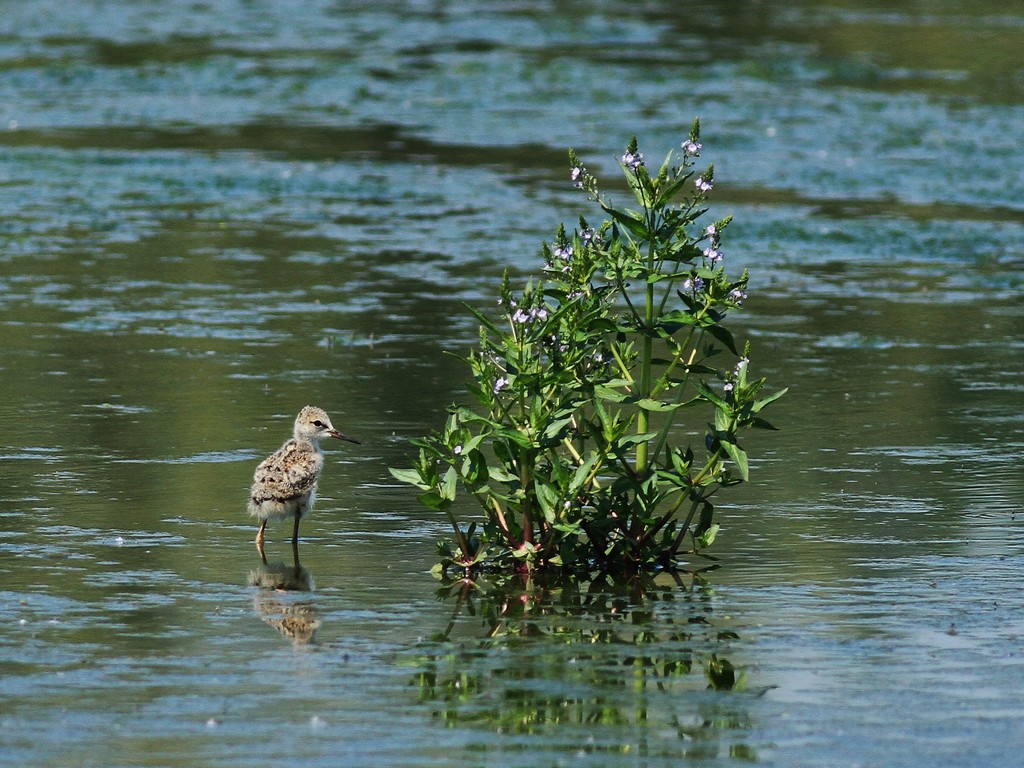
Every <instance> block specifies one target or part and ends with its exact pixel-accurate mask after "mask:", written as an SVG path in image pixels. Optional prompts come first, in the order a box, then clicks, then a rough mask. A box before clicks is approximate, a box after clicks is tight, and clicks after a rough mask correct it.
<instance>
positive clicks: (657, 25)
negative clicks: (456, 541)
mask: <svg viewBox="0 0 1024 768" xmlns="http://www.w3.org/2000/svg"><path fill="white" fill-rule="evenodd" d="M1022 47H1024V17H1022V16H1021V15H1020V14H1019V13H1017V12H1016V11H1012V10H1008V9H1007V7H1006V5H1005V4H1003V3H995V2H976V3H972V4H971V5H970V7H969V8H965V7H963V4H961V3H951V2H943V1H942V0H930V1H929V2H923V3H922V2H915V3H910V2H899V1H897V2H887V3H884V4H883V3H842V2H836V1H835V0H833V1H831V2H811V1H810V0H807V1H806V2H797V3H789V4H787V5H786V7H785V8H779V7H776V4H771V3H710V2H704V3H691V4H689V5H688V6H687V7H686V9H685V10H681V9H680V8H679V7H678V6H677V4H675V3H671V2H645V3H641V4H637V3H627V2H621V1H617V0H607V1H603V2H595V3H588V4H585V5H580V4H566V3H539V2H537V3H534V2H524V3H516V4H508V3H503V2H482V1H479V2H450V3H440V2H416V3H391V2H379V3H375V4H374V8H373V10H372V11H371V10H366V9H365V8H364V7H363V6H362V5H360V4H356V3H347V2H307V3H293V2H277V3H249V2H245V3H237V2H228V1H226V0H225V1H221V0H213V1H211V2H203V3H193V4H190V5H187V6H184V5H180V4H161V3H149V2H144V3H133V4H127V3H75V4H65V3H50V2H47V1H46V0H40V2H36V3H18V4H11V3H7V4H5V6H4V12H3V13H2V14H0V211H2V216H0V327H2V334H3V337H2V338H3V344H2V350H0V373H2V376H3V379H2V381H3V384H4V387H5V395H6V396H5V397H3V398H2V399H0V427H2V429H0V481H2V482H0V487H2V490H0V572H2V574H3V580H2V585H0V590H2V593H3V595H2V597H3V599H2V600H0V660H2V669H3V675H2V676H0V725H2V728H0V732H2V734H3V735H2V736H0V762H2V763H4V764H12V765H13V764H30V765H40V766H46V765H54V766H56V765H61V766H68V765H72V766H74V765H81V766H86V765H103V766H110V765H141V764H156V765H169V766H170V765H196V764H203V765H218V766H219V765H224V766H227V765H239V766H263V765H267V766H269V765H279V764H281V763H283V762H286V761H287V762H292V763H295V764H299V765H324V766H327V765H330V766H334V765H360V766H395V765H408V766H432V765H446V766H463V765H464V766H475V765H484V764H486V765H489V766H527V765H529V766H538V765H545V766H546V765H552V766H554V765H601V766H641V765H642V766H659V765H665V766H668V765H679V764H680V763H686V764H693V765H732V764H762V765H779V766H791V765H800V766H831V765H863V766H902V765H907V766H909V765H920V764H922V762H924V763H927V764H929V765H935V766H947V765H948V766H960V765H972V766H978V765H983V766H989V765H991V766H1004V765H1010V764H1014V763H1015V762H1016V761H1017V759H1018V758H1017V756H1018V755H1019V753H1020V751H1021V749H1022V747H1024V743H1022V742H1024V739H1022V738H1021V736H1020V735H1019V731H1020V729H1019V723H1020V721H1021V717H1022V716H1024V709H1022V707H1021V704H1020V699H1019V691H1020V690H1021V689H1022V688H1024V663H1022V656H1021V637H1022V635H1024V625H1022V619H1021V616H1022V615H1024V612H1022V609H1024V601H1022V600H1021V598H1020V596H1019V589H1017V586H1018V584H1019V580H1020V578H1019V577H1020V563H1021V555H1022V551H1024V533H1022V525H1024V523H1022V520H1024V509H1022V506H1024V481H1022V479H1021V478H1022V476H1021V473H1020V462H1021V459H1020V457H1021V455H1022V453H1024V416H1022V408H1021V406H1022V404H1024V389H1022V386H1021V384H1020V382H1021V381H1022V380H1024V362H1022V361H1024V354H1022V351H1024V308H1022V305H1021V302H1020V293H1021V288H1022V278H1021V274H1022V267H1024V250H1022V246H1021V243H1024V208H1022V206H1021V203H1020V201H1021V200H1022V199H1024V186H1022V185H1024V176H1022V175H1021V174H1020V173H1019V172H1017V170H1016V169H1017V166H1018V165H1019V162H1018V160H1019V147H1020V145H1021V141H1022V139H1024V136H1022V129H1021V126H1024V70H1022V68H1021V64H1020V57H1019V53H1018V52H1019V51H1020V50H1021V49H1022ZM696 115H699V116H700V117H701V121H702V125H703V126H704V145H705V150H704V153H703V158H702V159H705V160H707V161H708V162H713V163H714V164H715V168H716V184H715V191H714V195H713V198H712V199H713V210H712V215H713V216H714V217H715V218H720V217H722V216H725V215H727V214H733V215H734V216H735V220H734V224H733V225H731V227H730V229H729V230H728V232H727V235H728V237H727V238H726V241H725V250H726V254H727V258H728V259H729V263H730V268H731V269H735V270H737V271H738V270H739V269H741V268H742V267H744V266H747V267H749V268H750V269H751V275H752V278H751V290H750V294H751V296H750V299H749V301H748V303H747V307H746V308H745V311H744V312H743V313H742V314H740V315H738V316H737V318H736V326H735V330H736V331H737V332H738V334H739V336H740V337H749V338H750V340H751V342H752V345H753V363H752V364H753V367H754V370H755V372H757V373H759V374H765V375H768V376H769V377H770V379H771V381H772V383H773V384H776V385H778V386H786V385H788V386H790V387H791V393H790V395H788V396H787V397H786V398H784V399H783V400H781V401H779V402H778V403H777V404H775V405H773V406H772V408H773V410H774V413H773V414H772V420H773V421H774V422H775V423H777V424H778V425H780V426H782V427H783V431H781V432H779V433H759V434H756V435H752V436H751V437H750V440H749V442H748V446H747V447H748V449H749V450H750V453H751V455H752V457H754V462H753V469H754V471H753V472H752V482H751V484H750V485H749V486H746V487H743V488H740V489H736V491H735V492H734V493H733V494H732V495H731V496H730V497H729V498H728V499H725V498H724V497H723V503H722V506H721V508H720V514H721V516H720V522H721V523H722V526H723V530H722V533H721V535H720V537H719V541H718V542H716V545H715V552H714V554H715V555H716V556H717V557H718V558H720V560H719V564H720V567H719V568H718V569H717V570H714V571H711V572H707V573H703V574H701V575H700V576H693V575H685V576H682V577H680V578H679V579H678V580H675V579H672V578H670V577H668V576H667V575H662V576H659V577H658V578H657V579H656V580H655V581H654V582H652V583H645V584H625V585H623V584H605V583H595V584H582V585H578V586H575V587H572V586H567V585H566V586H558V585H545V584H530V585H525V586H523V587H521V588H520V589H519V590H513V591H512V592H511V593H504V592H501V591H498V590H496V589H494V588H493V585H484V586H485V589H484V591H483V592H482V593H478V594H474V595H472V596H463V595H460V593H459V592H458V590H454V591H448V590H442V589H441V587H440V585H439V584H437V583H436V582H435V581H434V580H433V579H432V578H431V577H430V575H429V568H430V566H431V565H432V564H433V542H434V540H435V539H437V538H440V537H442V536H444V535H445V530H444V526H443V524H442V521H441V520H439V519H437V518H435V517H434V516H433V515H431V514H430V513H429V512H427V511H426V510H423V509H421V508H419V507H417V506H416V504H415V501H414V499H413V498H412V495H411V494H410V493H409V492H408V491H407V489H405V488H401V487H397V486H396V485H395V484H394V483H393V481H392V480H391V479H390V477H389V476H388V474H387V472H386V467H387V466H388V465H400V464H402V463H403V462H405V461H407V460H408V457H409V456H410V453H411V451H410V447H409V445H408V439H409V438H411V437H415V436H418V435H421V434H424V433H425V432H427V431H429V430H430V429H433V428H436V427H438V426H439V425H440V424H441V422H442V419H443V414H444V408H445V406H446V405H447V404H448V403H450V402H452V401H453V400H454V399H457V398H460V397H462V386H463V382H464V379H465V372H464V371H463V369H462V366H460V364H459V362H458V360H456V359H455V358H453V357H452V356H450V355H446V354H444V353H445V352H455V353H461V352H465V351H466V350H468V349H469V348H470V347H471V345H472V344H473V342H474V340H475V337H476V328H475V323H474V322H473V320H472V318H471V317H470V316H469V315H468V313H467V312H466V311H465V310H464V308H463V307H462V304H461V302H462V301H466V302H469V303H471V304H473V305H475V306H480V307H484V308H487V307H490V306H493V304H494V302H495V300H496V291H497V286H498V283H499V281H500V278H501V275H502V273H503V272H504V271H505V270H510V271H511V273H512V274H513V276H514V277H515V278H516V279H525V278H526V276H528V275H530V274H532V273H534V272H535V271H536V269H537V268H538V266H539V263H540V261H539V256H538V251H539V246H540V242H541V240H543V239H545V238H548V239H550V238H551V237H552V236H553V234H554V231H555V228H556V227H557V225H558V223H559V222H562V221H566V222H567V223H570V224H572V223H573V222H575V220H576V219H577V217H578V216H579V215H580V214H581V213H582V214H585V215H587V216H588V217H589V218H591V219H592V220H597V219H598V216H599V212H598V211H596V210H594V209H593V208H592V207H590V206H589V205H588V204H587V203H586V201H585V200H583V199H581V198H580V197H579V196H578V194H577V193H576V192H575V191H574V190H573V189H572V187H571V184H570V183H569V181H568V178H567V170H568V167H567V161H566V154H565V153H566V150H567V148H568V147H570V146H572V147H575V148H576V149H577V151H579V152H580V154H581V156H582V157H584V158H586V160H587V163H588V166H589V167H591V168H592V169H593V170H595V171H597V172H598V173H600V174H602V175H605V174H607V175H608V176H609V178H611V177H612V174H613V173H614V170H615V158H616V157H618V156H619V155H620V154H621V152H622V150H623V148H624V147H625V145H626V143H627V142H628V140H629V138H630V136H632V135H634V134H635V135H637V136H638V138H639V139H640V142H641V148H642V149H643V151H645V153H647V155H648V158H649V159H650V160H651V161H652V162H657V161H660V158H661V157H662V156H663V154H664V152H666V151H667V150H668V148H670V147H672V146H676V145H677V144H678V142H679V141H680V140H681V139H682V138H683V137H684V135H685V132H686V130H687V129H688V127H689V124H690V122H691V121H692V119H693V117H694V116H696ZM609 185H610V188H614V184H613V183H612V182H609ZM613 194H619V193H614V192H613ZM307 402H316V403H317V404H319V405H321V406H323V407H325V408H327V409H328V411H329V412H330V413H331V415H332V417H333V418H334V421H335V423H338V424H340V425H343V427H344V429H345V431H346V432H347V433H349V434H352V435H354V436H356V437H358V438H359V439H361V440H362V441H363V445H362V446H359V447H356V446H350V445H345V446H342V447H340V448H337V447H332V448H333V450H331V452H330V454H329V457H328V466H327V468H326V472H325V477H324V480H323V482H322V483H321V493H320V499H319V502H318V507H317V510H316V513H315V515H314V516H313V517H312V518H311V519H309V520H308V521H306V522H304V523H303V528H302V532H303V541H302V545H301V548H300V558H301V563H300V564H299V567H298V568H296V565H295V563H293V562H292V553H291V550H290V547H289V546H288V544H287V540H286V536H287V533H286V530H285V528H286V527H277V528H275V529H273V530H272V531H271V535H270V537H269V542H268V556H269V557H268V559H269V563H268V564H267V565H264V564H262V563H261V562H260V560H259V557H258V555H257V553H256V551H255V548H254V547H253V545H252V538H253V536H254V534H255V528H254V526H253V525H252V524H251V523H250V521H249V520H247V519H246V516H245V511H244V502H245V492H246V488H247V485H248V482H249V480H250V478H251V475H252V470H253V468H254V466H255V464H256V462H257V461H258V460H259V459H260V458H261V457H262V456H263V455H265V454H266V453H268V452H269V451H271V450H273V449H274V448H276V447H277V445H278V444H279V443H280V442H281V441H283V440H284V438H285V437H286V436H287V434H288V431H289V429H290V423H291V420H292V419H293V418H294V414H295V412H296V411H297V410H298V408H299V407H301V406H302V405H304V404H305V403H307ZM695 428H697V429H700V428H701V425H699V424H698V425H696V427H695ZM275 587H277V588H275ZM281 587H288V589H281Z"/></svg>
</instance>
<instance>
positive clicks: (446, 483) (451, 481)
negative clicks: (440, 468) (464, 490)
mask: <svg viewBox="0 0 1024 768" xmlns="http://www.w3.org/2000/svg"><path fill="white" fill-rule="evenodd" d="M458 487H459V474H458V472H456V471H455V467H448V471H447V472H445V473H444V477H443V478H441V487H440V489H439V490H440V493H441V498H442V499H444V500H445V501H454V500H455V494H456V492H457V491H458Z"/></svg>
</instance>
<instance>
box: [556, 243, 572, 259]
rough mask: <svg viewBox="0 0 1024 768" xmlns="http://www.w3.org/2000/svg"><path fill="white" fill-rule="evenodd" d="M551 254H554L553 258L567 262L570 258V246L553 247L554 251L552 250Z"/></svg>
mask: <svg viewBox="0 0 1024 768" xmlns="http://www.w3.org/2000/svg"><path fill="white" fill-rule="evenodd" d="M552 253H554V254H555V256H557V257H558V258H560V259H561V260H562V261H568V260H569V259H571V258H572V246H571V245H556V246H555V247H554V249H553V250H552Z"/></svg>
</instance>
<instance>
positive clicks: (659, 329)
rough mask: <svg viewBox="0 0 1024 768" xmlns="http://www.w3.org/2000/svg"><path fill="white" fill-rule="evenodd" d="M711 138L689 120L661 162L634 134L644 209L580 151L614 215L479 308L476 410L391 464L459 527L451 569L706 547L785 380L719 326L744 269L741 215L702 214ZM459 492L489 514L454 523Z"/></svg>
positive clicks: (449, 557) (596, 565)
mask: <svg viewBox="0 0 1024 768" xmlns="http://www.w3.org/2000/svg"><path fill="white" fill-rule="evenodd" d="M701 149H702V146H701V142H700V126H699V123H698V122H697V121H694V124H693V127H692V128H691V131H690V134H689V136H688V137H687V139H686V140H685V141H683V142H682V144H681V146H680V148H679V149H677V150H673V151H671V152H669V153H668V156H667V157H666V159H665V161H664V163H663V164H662V165H661V166H660V168H659V169H657V171H652V170H651V169H650V168H649V167H648V165H647V162H646V160H645V159H644V156H643V154H641V152H640V151H639V148H638V146H637V142H636V139H633V141H632V142H631V143H630V144H629V146H628V148H627V149H626V152H625V153H624V154H623V155H622V157H621V160H620V163H619V165H620V167H621V169H622V172H623V174H624V176H625V180H626V183H627V185H628V188H629V190H630V191H631V192H632V195H633V198H634V201H635V203H636V206H637V207H636V208H635V209H632V208H619V207H616V206H613V205H612V203H611V202H610V200H609V198H608V197H607V196H606V195H605V194H604V193H603V191H602V190H601V189H600V188H599V186H598V179H597V178H596V177H595V176H594V175H593V174H592V173H591V172H590V171H589V170H587V168H586V167H585V166H584V165H583V164H582V163H581V161H580V160H579V158H578V157H577V156H576V154H575V153H574V152H572V151H570V152H569V159H570V165H571V179H572V181H573V183H574V185H575V186H576V187H577V188H579V189H580V190H582V191H583V192H584V193H585V194H586V195H587V196H588V197H589V198H590V200H591V201H593V202H596V203H597V204H598V205H599V206H600V208H601V210H602V211H603V212H604V214H605V215H606V216H607V217H608V218H607V219H606V220H605V221H604V222H603V223H602V224H601V225H600V226H597V227H592V226H590V224H589V223H588V222H587V221H586V219H584V218H582V217H581V218H580V220H579V226H578V228H574V229H573V230H572V231H569V230H567V229H566V228H565V227H564V226H560V227H559V228H558V231H557V234H556V236H555V239H554V242H552V243H550V244H548V243H545V244H544V245H543V247H542V255H543V271H542V274H541V275H540V276H539V277H538V278H537V279H535V280H531V281H530V282H529V283H528V284H527V285H526V286H525V288H524V289H523V290H522V291H521V292H518V293H517V292H515V291H514V290H513V288H512V286H511V285H510V283H509V280H508V278H507V276H506V279H505V280H504V281H503V284H502V287H501V296H500V306H501V309H502V314H503V316H502V318H501V320H500V321H495V320H493V319H492V318H490V317H488V316H487V315H485V314H483V313H481V312H479V311H476V310H472V309H471V310H470V311H472V312H473V314H474V315H475V317H476V318H477V319H478V320H479V322H480V340H479V346H478V348H477V349H476V350H475V351H474V352H472V353H471V354H470V355H469V356H468V357H467V358H466V362H467V364H468V365H469V367H470V369H471V371H472V374H473V384H472V385H471V386H470V390H471V392H472V394H473V396H474V397H475V400H476V401H477V404H476V406H474V407H470V406H467V405H454V406H452V407H451V408H450V409H449V410H450V412H449V415H448V419H447V422H446V423H445V425H444V428H443V429H442V430H441V431H439V432H436V433H434V434H431V435H429V436H428V437H425V438H423V439H420V440H416V441H414V442H415V445H416V446H417V447H418V449H419V453H418V456H417V458H416V461H415V466H414V467H413V468H411V469H392V470H391V472H392V474H393V475H394V476H395V477H396V478H397V479H399V480H401V481H403V482H407V483H410V484H412V485H414V486H416V487H417V488H418V489H419V491H420V493H419V497H418V498H419V500H420V502H421V503H422V504H424V505H425V506H427V507H429V508H432V509H436V510H438V511H440V512H442V513H444V514H445V515H446V516H447V517H448V519H449V521H450V523H451V525H452V529H453V531H454V535H455V540H454V542H452V543H451V544H449V543H443V544H441V552H442V562H441V563H440V565H439V569H440V570H441V571H443V572H444V571H448V570H450V569H452V568H454V569H461V570H462V571H463V572H466V571H473V570H478V569H481V568H494V569H499V570H517V571H532V570H534V569H562V570H567V571H578V572H593V571H610V572H631V571H640V570H650V569H654V568H674V567H677V566H678V565H679V563H680V561H681V558H683V557H684V556H686V555H687V554H694V553H696V554H700V553H701V552H702V551H703V550H705V549H706V548H708V547H709V546H711V544H712V542H713V541H714V539H715V535H716V532H717V530H718V526H717V525H716V523H715V522H714V512H715V507H714V503H713V497H714V496H715V495H716V494H717V493H718V492H719V491H720V490H721V489H722V488H725V487H728V486H731V485H735V484H737V483H740V482H743V481H745V480H747V478H748V472H749V463H748V459H747V453H746V450H745V449H744V447H743V445H742V444H741V442H740V434H741V433H742V432H743V431H744V430H745V429H747V428H749V427H760V428H768V429H771V428H773V427H772V426H771V424H769V423H768V422H767V421H765V420H764V419H763V418H762V416H761V412H762V411H763V409H764V408H765V406H767V405H768V404H769V403H771V402H772V401H774V400H776V399H777V398H779V397H780V396H781V395H783V394H784V393H785V390H781V391H776V392H773V393H771V394H765V392H764V385H765V379H763V378H754V377H753V376H752V375H751V373H750V349H749V344H748V345H744V346H742V347H741V346H740V345H739V344H738V343H737V342H736V340H735V338H734V336H733V333H732V332H731V331H730V330H729V329H728V328H727V327H726V324H725V320H726V318H727V317H728V316H729V314H730V313H731V312H733V311H735V310H737V309H738V308H740V307H741V306H742V304H743V301H744V300H745V299H746V298H747V273H746V272H744V273H743V274H742V275H740V276H738V277H733V276H730V275H729V274H728V273H727V272H726V267H725V257H724V251H723V248H722V236H723V233H724V231H725V230H726V228H727V226H728V225H729V223H730V221H731V217H728V218H724V219H721V220H718V221H714V222H713V223H707V224H704V225H698V224H697V222H698V220H699V219H701V218H702V217H703V216H704V215H705V214H706V212H707V208H706V204H707V200H708V194H709V193H710V192H711V190H712V188H713V184H714V169H713V167H712V166H710V165H709V166H707V168H706V169H705V170H704V171H702V172H699V173H698V172H697V170H696V168H695V164H696V158H698V157H699V156H700V153H701ZM695 435H700V436H701V437H698V440H699V442H698V444H697V446H696V447H694V446H692V445H680V444H678V443H677V442H676V441H677V440H678V439H679V438H681V437H689V438H691V439H692V438H693V437H694V436H695ZM460 489H461V490H462V491H463V492H464V493H465V494H466V495H467V496H468V497H469V498H471V499H473V500H474V501H475V502H476V503H477V504H478V505H479V507H480V508H481V509H482V511H483V513H484V519H483V522H482V524H478V523H476V522H473V523H470V524H469V525H468V526H463V525H462V524H461V523H460V521H459V518H458V517H457V515H456V510H455V502H456V499H457V498H458V496H459V491H460Z"/></svg>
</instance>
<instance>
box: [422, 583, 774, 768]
mask: <svg viewBox="0 0 1024 768" xmlns="http://www.w3.org/2000/svg"><path fill="white" fill-rule="evenodd" d="M662 579H665V580H666V581H662ZM438 594H439V597H440V598H441V599H443V600H452V601H454V608H453V611H452V615H451V618H450V621H449V622H448V625H447V626H446V627H445V628H444V630H443V631H441V632H439V633H438V634H437V635H436V636H434V637H432V638H430V639H429V640H426V641H424V642H422V643H421V644H420V645H419V646H418V647H417V648H416V652H417V654H418V655H417V658H416V666H417V667H418V668H419V670H418V671H417V673H416V675H415V678H414V684H415V685H416V686H417V687H418V688H419V694H420V699H421V701H422V702H423V703H425V704H426V705H427V706H429V708H430V711H431V714H432V715H433V716H434V717H435V718H437V719H438V720H440V721H441V722H443V723H444V724H445V725H447V726H450V727H455V726H465V725H467V724H469V725H478V726H480V727H482V728H487V729H494V730H496V731H497V732H498V733H503V734H513V735H517V736H546V737H547V738H556V739H558V740H560V741H561V740H562V739H564V738H565V737H566V736H567V734H571V736H570V738H573V739H574V740H575V742H576V743H577V744H579V747H580V749H582V750H584V751H594V752H632V751H639V752H640V753H642V754H648V755H651V756H654V755H661V756H665V757H678V756H680V755H685V756H689V757H695V756H703V757H714V756H719V757H721V756H726V755H728V756H732V757H743V758H746V759H754V758H755V756H754V754H753V750H751V749H750V748H749V747H748V746H747V745H746V744H744V743H743V737H744V736H745V735H746V733H747V732H748V731H749V721H750V715H749V714H748V711H747V710H748V707H749V705H750V703H751V701H752V700H753V699H755V698H756V697H757V696H758V695H760V694H763V693H764V690H761V691H753V692H752V691H750V690H748V688H747V678H746V673H745V672H744V671H742V669H741V668H738V667H736V666H734V665H733V663H732V662H731V661H730V660H729V658H728V656H727V655H726V654H728V653H729V652H730V648H731V646H732V644H733V643H734V642H735V641H738V640H739V636H738V635H737V633H736V632H735V631H734V630H732V629H730V628H729V626H728V625H729V620H728V618H724V617H723V618H721V619H719V618H716V617H714V616H713V609H714V591H713V589H712V588H711V587H710V585H709V584H708V583H707V582H706V581H705V580H704V579H702V578H701V577H700V576H699V575H694V574H677V575H674V576H671V575H668V574H663V575H662V576H661V577H658V578H657V579H655V578H647V579H645V580H637V579H631V580H629V581H628V582H625V583H613V582H610V581H606V580H598V581H593V582H590V583H585V584H573V583H571V582H568V581H563V582H556V583H551V584H543V583H538V581H537V580H535V579H528V578H525V577H519V576H517V577H513V578H512V579H510V580H509V581H507V582H505V583H503V584H501V585H493V584H483V583H477V582H473V581H469V580H464V581H455V582H450V583H448V584H446V585H445V587H444V588H442V589H441V590H440V591H439V593H438ZM481 630H482V632H481ZM467 632H468V633H469V636H468V637H461V635H465V634H466V633H467ZM765 690H766V689H765ZM722 692H730V693H729V694H728V695H725V696H723V693H722ZM733 692H743V693H741V694H734V693H733ZM555 726H557V728H556V727H555ZM577 729H578V732H577ZM516 743H517V744H520V742H518V741H517V742H516Z"/></svg>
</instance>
